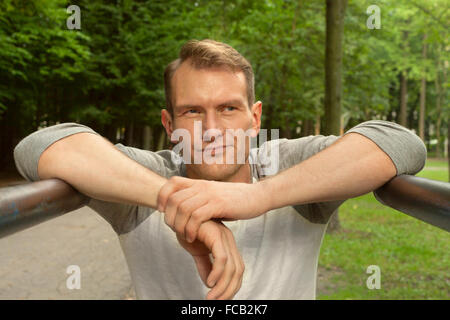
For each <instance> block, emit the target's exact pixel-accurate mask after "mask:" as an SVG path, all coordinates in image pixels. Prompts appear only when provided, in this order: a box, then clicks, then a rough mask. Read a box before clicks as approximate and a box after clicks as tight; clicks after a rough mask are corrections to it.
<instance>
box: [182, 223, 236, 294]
mask: <svg viewBox="0 0 450 320" xmlns="http://www.w3.org/2000/svg"><path fill="white" fill-rule="evenodd" d="M177 239H178V242H179V243H180V244H181V246H182V247H183V248H184V249H185V250H186V251H187V252H189V253H190V254H191V255H192V257H193V258H194V261H195V264H196V266H197V270H198V272H199V274H200V278H201V279H202V281H203V282H204V283H205V285H206V286H208V287H210V288H211V287H212V289H211V290H210V291H209V292H208V295H207V296H206V299H220V300H222V299H232V298H233V297H234V295H235V294H236V293H237V292H238V291H239V289H240V288H241V285H242V277H243V274H244V268H245V267H244V262H243V260H242V257H241V255H240V254H239V252H238V250H237V247H236V243H235V241H234V237H233V234H232V233H231V231H230V230H229V229H228V228H227V227H226V226H224V225H223V224H222V223H221V222H216V221H207V222H205V223H203V224H202V225H201V227H200V229H199V232H198V239H197V240H196V241H194V242H193V243H188V242H186V241H185V240H184V239H183V238H182V237H180V235H179V234H178V233H177ZM210 253H212V256H213V260H214V261H213V263H212V264H211V260H210V257H209V254H210ZM208 275H209V276H208Z"/></svg>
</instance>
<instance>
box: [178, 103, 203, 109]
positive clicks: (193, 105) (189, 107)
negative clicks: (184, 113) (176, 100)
mask: <svg viewBox="0 0 450 320" xmlns="http://www.w3.org/2000/svg"><path fill="white" fill-rule="evenodd" d="M191 108H194V109H195V108H202V106H199V105H195V104H181V105H178V106H175V108H174V109H180V110H182V109H191Z"/></svg>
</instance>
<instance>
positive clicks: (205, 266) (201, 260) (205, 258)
mask: <svg viewBox="0 0 450 320" xmlns="http://www.w3.org/2000/svg"><path fill="white" fill-rule="evenodd" d="M192 257H193V258H194V261H195V265H196V266H197V270H198V274H199V275H200V278H201V279H202V281H203V283H204V284H205V286H208V284H207V282H206V280H207V278H208V275H209V274H210V273H211V270H212V263H211V259H210V258H209V255H201V256H192Z"/></svg>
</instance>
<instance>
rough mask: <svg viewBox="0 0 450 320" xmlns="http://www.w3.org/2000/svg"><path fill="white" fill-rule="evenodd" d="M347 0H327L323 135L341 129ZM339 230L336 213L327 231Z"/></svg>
mask: <svg viewBox="0 0 450 320" xmlns="http://www.w3.org/2000/svg"><path fill="white" fill-rule="evenodd" d="M346 7H347V0H327V7H326V45H325V128H324V134H325V135H336V136H338V135H339V133H340V129H341V96H342V43H343V37H344V15H345V9H346ZM339 228H340V223H339V217H338V212H337V210H336V212H335V213H334V214H333V215H332V217H331V220H330V223H329V225H328V231H330V232H333V231H336V230H338V229H339Z"/></svg>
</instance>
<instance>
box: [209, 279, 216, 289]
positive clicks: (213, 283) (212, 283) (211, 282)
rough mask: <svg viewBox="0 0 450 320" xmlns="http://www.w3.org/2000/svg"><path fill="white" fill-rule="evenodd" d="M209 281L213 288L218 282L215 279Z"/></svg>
mask: <svg viewBox="0 0 450 320" xmlns="http://www.w3.org/2000/svg"><path fill="white" fill-rule="evenodd" d="M208 283H209V286H210V287H211V288H212V287H214V285H215V284H216V282H215V281H214V280H210V281H209V282H208Z"/></svg>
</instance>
